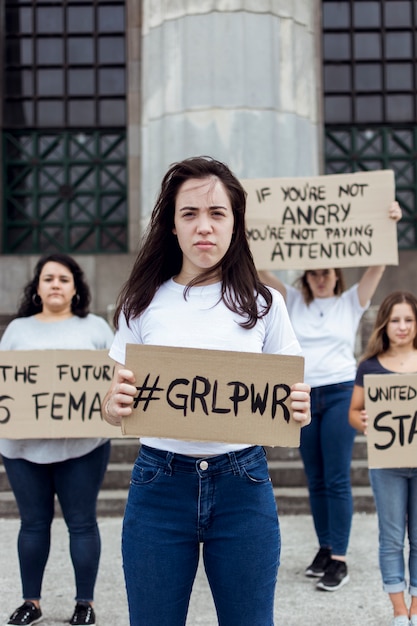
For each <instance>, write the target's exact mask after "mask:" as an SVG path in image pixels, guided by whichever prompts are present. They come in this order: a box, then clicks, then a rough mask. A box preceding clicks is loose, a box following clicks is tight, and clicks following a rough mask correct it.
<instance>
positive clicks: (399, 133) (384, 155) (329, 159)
mask: <svg viewBox="0 0 417 626" xmlns="http://www.w3.org/2000/svg"><path fill="white" fill-rule="evenodd" d="M325 134H326V140H325V159H326V173H327V174H339V173H346V172H357V171H366V170H376V169H392V170H393V171H394V172H395V184H396V198H397V200H398V201H399V203H400V205H401V208H402V211H403V218H402V219H401V221H400V222H399V223H398V226H397V228H398V245H399V248H400V249H403V250H410V249H415V248H417V126H410V127H408V128H405V127H404V128H402V127H401V128H400V127H382V128H375V127H370V128H360V127H345V126H339V127H337V126H331V125H327V126H326V132H325Z"/></svg>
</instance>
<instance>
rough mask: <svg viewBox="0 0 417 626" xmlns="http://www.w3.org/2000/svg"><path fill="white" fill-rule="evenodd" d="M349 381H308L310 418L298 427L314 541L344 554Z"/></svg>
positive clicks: (348, 515) (349, 507) (348, 510)
mask: <svg viewBox="0 0 417 626" xmlns="http://www.w3.org/2000/svg"><path fill="white" fill-rule="evenodd" d="M352 389H353V382H352V383H350V382H349V383H339V384H336V385H325V386H323V387H314V388H313V389H312V390H311V423H310V424H309V425H308V426H305V427H304V428H302V429H301V443H300V452H301V457H302V459H303V463H304V469H305V472H306V476H307V483H308V489H309V496H310V507H311V513H312V516H313V521H314V527H315V530H316V534H317V538H318V542H319V545H320V546H321V547H328V548H331V550H332V553H333V554H335V555H338V556H344V555H345V554H346V552H347V548H348V543H349V535H350V529H351V525H352V514H353V500H352V488H351V483H350V465H351V460H352V450H353V442H354V439H355V433H356V431H355V430H354V429H353V428H352V427H351V426H350V425H349V421H348V412H349V406H350V399H351V395H352Z"/></svg>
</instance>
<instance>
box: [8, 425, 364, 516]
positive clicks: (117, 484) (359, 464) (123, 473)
mask: <svg viewBox="0 0 417 626" xmlns="http://www.w3.org/2000/svg"><path fill="white" fill-rule="evenodd" d="M137 452H138V441H137V440H136V439H113V441H112V451H111V457H110V463H109V466H108V469H107V472H106V476H105V478H104V482H103V487H102V489H101V492H100V496H99V499H98V515H99V516H108V517H110V516H121V515H123V511H124V505H125V502H126V496H127V490H128V487H129V479H130V472H131V469H132V465H133V462H134V460H135V458H136V456H137ZM267 454H268V464H269V468H270V474H271V478H272V482H273V484H274V491H275V496H276V499H277V503H278V507H279V512H280V514H284V515H285V514H308V513H309V512H310V509H309V502H308V492H307V488H306V480H305V475H304V469H303V464H302V461H301V459H300V455H299V452H298V450H297V449H294V448H268V450H267ZM0 458H1V457H0ZM351 475H352V486H353V496H354V506H355V511H356V512H374V510H375V509H374V504H373V498H372V492H371V488H370V486H369V481H368V469H367V461H366V441H365V437H363V436H362V435H358V436H357V438H356V441H355V447H354V456H353V460H352V473H351ZM57 515H61V512H60V509H59V506H57ZM4 517H18V511H17V506H16V503H15V500H14V497H13V494H12V492H11V491H10V486H9V482H8V479H7V476H6V473H5V470H4V466H3V464H2V463H1V461H0V518H4Z"/></svg>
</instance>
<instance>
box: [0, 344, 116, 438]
mask: <svg viewBox="0 0 417 626" xmlns="http://www.w3.org/2000/svg"><path fill="white" fill-rule="evenodd" d="M113 370H114V361H112V360H111V359H110V357H109V356H108V351H107V350H30V351H29V350H28V351H26V350H10V351H6V350H5V351H0V438H3V439H49V438H52V439H54V438H63V437H120V436H121V431H120V429H119V428H115V427H114V426H111V425H110V424H108V423H107V422H105V421H104V420H103V419H102V417H101V412H100V405H101V401H102V400H103V398H104V396H105V395H106V393H107V391H108V390H109V388H110V384H111V380H112V377H113Z"/></svg>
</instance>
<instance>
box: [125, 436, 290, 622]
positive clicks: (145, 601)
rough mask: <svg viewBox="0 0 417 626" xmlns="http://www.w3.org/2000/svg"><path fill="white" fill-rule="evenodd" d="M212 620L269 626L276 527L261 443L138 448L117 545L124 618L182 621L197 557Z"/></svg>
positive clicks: (277, 538)
mask: <svg viewBox="0 0 417 626" xmlns="http://www.w3.org/2000/svg"><path fill="white" fill-rule="evenodd" d="M200 544H202V546H203V549H202V553H203V560H204V566H205V571H206V575H207V579H208V582H209V585H210V588H211V592H212V595H213V599H214V603H215V606H216V611H217V616H218V623H219V624H220V625H221V626H272V625H273V623H274V621H273V619H274V618H273V603H274V590H275V584H276V578H277V571H278V565H279V552H280V533H279V524H278V516H277V510H276V505H275V498H274V493H273V489H272V483H271V480H270V478H269V474H268V466H267V462H266V457H265V451H264V450H263V448H261V447H259V446H255V447H251V448H249V449H245V450H242V451H240V452H236V453H234V452H231V453H229V454H224V455H219V456H215V457H207V458H206V459H202V458H199V459H197V458H193V457H189V456H184V455H180V454H173V453H171V452H164V451H162V450H156V449H154V448H150V447H148V446H142V448H141V451H140V453H139V457H138V459H137V460H136V462H135V465H134V467H133V471H132V479H131V485H130V490H129V496H128V500H127V505H126V511H125V516H124V522H123V536H122V552H123V567H124V573H125V579H126V588H127V595H128V601H129V613H130V624H131V626H184V624H185V622H186V616H187V611H188V604H189V600H190V595H191V589H192V586H193V582H194V579H195V576H196V572H197V566H198V561H199V555H200Z"/></svg>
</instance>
